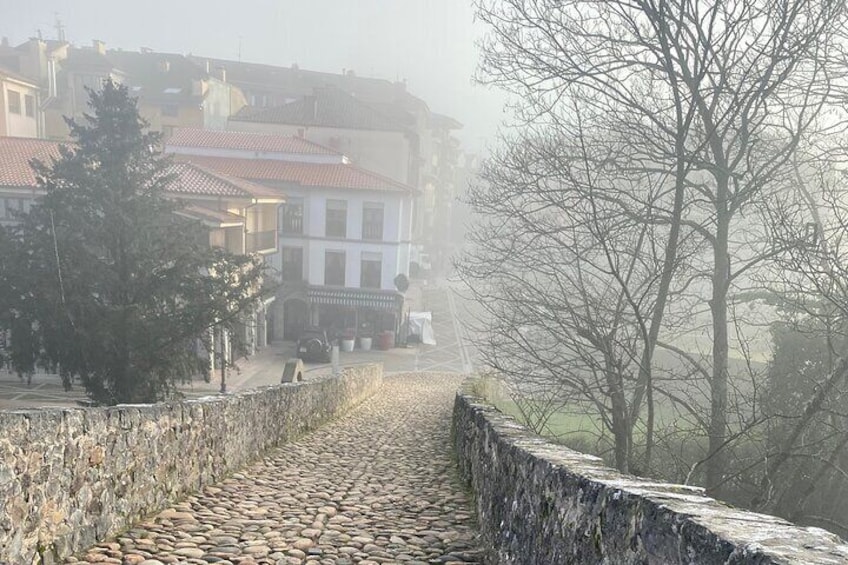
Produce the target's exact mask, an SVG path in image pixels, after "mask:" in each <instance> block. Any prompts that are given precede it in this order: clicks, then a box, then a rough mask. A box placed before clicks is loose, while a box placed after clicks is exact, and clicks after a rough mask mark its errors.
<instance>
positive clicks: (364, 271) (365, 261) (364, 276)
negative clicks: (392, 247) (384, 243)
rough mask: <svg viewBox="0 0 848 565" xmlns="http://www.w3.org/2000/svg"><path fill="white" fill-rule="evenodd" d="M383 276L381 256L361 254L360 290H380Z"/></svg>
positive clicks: (377, 254)
mask: <svg viewBox="0 0 848 565" xmlns="http://www.w3.org/2000/svg"><path fill="white" fill-rule="evenodd" d="M382 275H383V256H382V255H381V254H379V253H367V252H363V253H362V264H361V269H360V271H359V286H360V287H361V288H380V279H381V278H382Z"/></svg>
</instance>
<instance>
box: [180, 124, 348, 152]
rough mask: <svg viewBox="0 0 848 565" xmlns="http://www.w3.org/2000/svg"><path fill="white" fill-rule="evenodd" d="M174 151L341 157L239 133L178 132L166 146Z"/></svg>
mask: <svg viewBox="0 0 848 565" xmlns="http://www.w3.org/2000/svg"><path fill="white" fill-rule="evenodd" d="M166 145H167V146H170V147H204V148H212V149H237V150H243V151H255V152H262V153H290V154H303V155H337V154H338V153H337V152H335V151H333V150H332V149H329V148H327V147H323V146H321V145H318V144H317V143H312V142H311V141H307V140H305V139H300V138H297V137H288V136H284V135H272V134H264V133H244V132H237V131H211V130H204V129H196V128H178V129H175V130H174V134H173V135H172V136H171V137H170V138H168V141H167V142H166Z"/></svg>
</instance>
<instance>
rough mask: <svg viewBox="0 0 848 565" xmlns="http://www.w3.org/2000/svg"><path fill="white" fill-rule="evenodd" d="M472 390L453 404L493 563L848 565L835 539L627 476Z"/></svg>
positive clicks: (846, 550)
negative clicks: (564, 444) (537, 431)
mask: <svg viewBox="0 0 848 565" xmlns="http://www.w3.org/2000/svg"><path fill="white" fill-rule="evenodd" d="M470 390H471V389H470V388H468V387H466V388H465V390H464V391H463V392H461V393H460V394H458V395H457V398H456V404H455V407H454V442H455V448H456V453H457V459H458V462H459V467H460V470H461V473H462V475H463V477H464V478H465V479H466V480H467V481H468V482H469V483H470V485H471V487H472V489H473V491H474V499H475V503H476V507H477V508H476V509H477V514H478V519H479V522H480V527H481V530H482V533H483V536H484V541H485V542H486V544H487V545H488V546H490V547H492V548H494V550H493V553H492V557H491V561H492V562H493V563H500V564H527V565H549V564H550V565H553V564H561V563H562V564H564V563H574V564H581V565H582V564H592V563H615V564H617V565H627V564H637V563H638V564H658V565H659V564H663V565H665V564H678V563H679V564H684V563H685V564H743V563H744V564H757V565H765V564H770V565H771V564H774V565H777V564H782V565H783V564H787V563H797V564H804V565H814V564H836V563H842V564H845V563H848V544H846V543H845V542H844V541H842V540H841V539H840V538H839V537H838V536H836V535H834V534H831V533H829V532H826V531H824V530H821V529H818V528H802V527H799V526H795V525H793V524H791V523H789V522H786V521H784V520H782V519H780V518H776V517H774V516H766V515H763V514H754V513H752V512H744V511H740V510H736V509H734V508H731V507H729V506H727V505H724V504H722V503H719V502H717V501H715V500H714V499H712V498H708V497H706V496H704V495H703V492H702V490H701V489H698V488H695V487H687V486H680V485H672V484H665V483H657V482H652V481H650V480H647V479H640V478H638V477H633V476H629V475H623V474H621V473H618V472H617V471H614V470H613V469H610V468H608V467H605V466H604V464H603V462H602V461H601V460H600V459H598V458H597V457H592V456H589V455H584V454H581V453H577V452H575V451H572V450H570V449H567V448H564V447H562V446H559V445H556V444H553V443H550V442H548V441H545V440H544V439H542V438H540V437H539V436H536V435H535V434H533V433H532V432H530V431H529V430H527V429H526V428H524V427H523V426H521V425H519V424H518V423H517V422H516V421H515V420H514V419H513V418H511V417H509V416H505V415H503V414H502V413H500V412H499V411H497V410H496V409H495V408H493V407H491V406H489V405H487V404H486V403H485V401H483V400H481V399H479V398H477V397H475V396H473V394H472V393H471V392H470Z"/></svg>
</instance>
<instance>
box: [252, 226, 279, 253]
mask: <svg viewBox="0 0 848 565" xmlns="http://www.w3.org/2000/svg"><path fill="white" fill-rule="evenodd" d="M246 235H247V239H246V241H245V244H246V247H247V252H248V253H268V252H272V251H276V250H277V232H276V231H274V230H270V231H257V232H249V233H247V234H246Z"/></svg>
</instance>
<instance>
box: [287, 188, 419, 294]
mask: <svg viewBox="0 0 848 565" xmlns="http://www.w3.org/2000/svg"><path fill="white" fill-rule="evenodd" d="M286 194H287V196H288V197H289V200H292V199H294V198H303V203H304V210H303V215H304V235H303V236H289V235H285V234H280V241H279V246H280V248H282V247H302V248H303V262H304V272H305V275H306V279H307V281H308V282H309V284H312V285H323V284H324V256H325V253H326V252H327V251H344V252H345V286H347V287H349V288H359V282H360V274H361V273H360V269H361V259H362V253H380V254H381V255H382V277H381V284H380V288H382V289H385V290H393V289H394V282H393V281H394V278H395V277H396V276H397V275H398V274H399V273H404V274H406V275H408V274H409V248H410V242H409V237H408V233H409V225H408V223H406V221H405V220H407V219H408V218H409V217H410V213H409V208H410V207H411V205H412V204H411V196H409V195H404V194H402V193H390V192H380V191H365V190H339V189H310V190H304V189H287V190H286ZM328 199H332V200H345V201H346V202H347V237H346V238H345V239H342V238H328V237H326V236H325V215H326V206H327V200H328ZM366 202H382V203H383V206H384V208H383V240H382V241H370V240H368V241H364V240H362V207H363V204H365V203H366ZM281 225H282V224H281ZM277 255H278V256H277V258H276V259H275V261H274V264H275V265H280V264H281V262H282V259H281V257H280V255H281V253H280V252H278V254H277Z"/></svg>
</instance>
